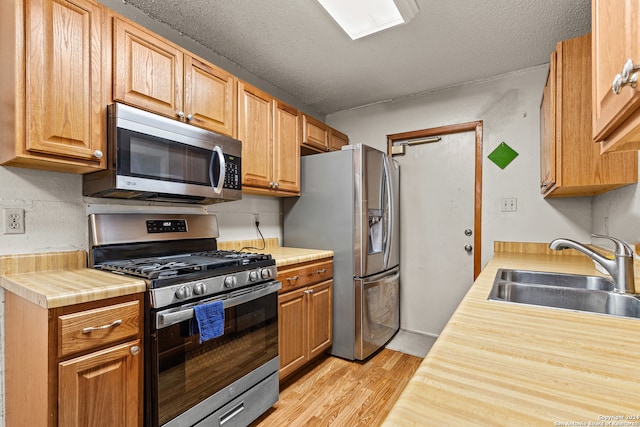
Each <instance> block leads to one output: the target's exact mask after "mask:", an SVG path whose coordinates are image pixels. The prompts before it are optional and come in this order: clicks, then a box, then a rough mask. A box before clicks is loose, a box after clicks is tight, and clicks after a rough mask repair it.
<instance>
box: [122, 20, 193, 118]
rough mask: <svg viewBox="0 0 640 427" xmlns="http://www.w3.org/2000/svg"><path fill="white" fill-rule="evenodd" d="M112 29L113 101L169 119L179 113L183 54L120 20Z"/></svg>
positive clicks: (172, 46) (176, 116) (176, 48)
mask: <svg viewBox="0 0 640 427" xmlns="http://www.w3.org/2000/svg"><path fill="white" fill-rule="evenodd" d="M113 23H114V27H113V28H114V29H113V39H114V44H113V63H114V70H115V75H114V79H113V97H114V99H115V100H117V101H122V102H125V103H127V104H131V105H135V106H137V107H140V108H144V109H146V110H150V111H154V112H156V113H159V114H163V115H165V116H169V117H175V118H178V113H179V112H180V111H182V88H183V83H182V77H183V68H182V67H183V61H182V51H181V50H180V49H179V48H178V47H176V46H175V45H173V44H172V43H169V42H166V41H164V40H163V39H161V38H159V37H156V36H154V35H153V34H152V33H150V32H148V31H145V30H143V29H141V28H140V27H138V26H137V25H133V24H131V23H130V22H128V21H124V20H122V19H120V18H117V17H116V18H114V20H113Z"/></svg>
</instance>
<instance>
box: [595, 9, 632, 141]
mask: <svg viewBox="0 0 640 427" xmlns="http://www.w3.org/2000/svg"><path fill="white" fill-rule="evenodd" d="M639 17H640V2H638V1H636V0H629V1H614V0H594V1H593V2H592V15H591V19H592V31H593V47H592V49H593V61H592V72H593V139H594V140H595V141H597V142H601V146H602V150H603V151H621V150H638V149H640V88H633V87H631V86H622V87H621V89H620V91H619V94H617V95H616V94H615V93H614V92H613V90H612V83H613V81H614V78H615V77H616V75H617V74H619V73H622V70H623V67H624V64H625V62H627V60H629V59H630V60H631V61H632V62H633V64H634V65H635V66H636V67H638V66H640V26H639V25H638V18H639ZM634 74H635V75H636V77H637V78H640V73H638V72H637V71H636V72H635V73H634V72H632V73H631V75H634Z"/></svg>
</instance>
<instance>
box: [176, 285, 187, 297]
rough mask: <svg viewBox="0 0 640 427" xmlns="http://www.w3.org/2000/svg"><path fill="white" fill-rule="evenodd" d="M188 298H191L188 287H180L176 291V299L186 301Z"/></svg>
mask: <svg viewBox="0 0 640 427" xmlns="http://www.w3.org/2000/svg"><path fill="white" fill-rule="evenodd" d="M188 296H189V288H187V287H186V286H180V287H179V288H178V289H176V298H178V299H185V298H187V297H188Z"/></svg>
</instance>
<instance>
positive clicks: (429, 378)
mask: <svg viewBox="0 0 640 427" xmlns="http://www.w3.org/2000/svg"><path fill="white" fill-rule="evenodd" d="M535 245H536V244H532V247H534V250H533V252H536V251H537V249H536V248H535ZM516 246H517V245H512V246H509V245H505V246H504V247H501V246H500V244H499V243H496V251H495V257H494V258H493V260H492V261H490V262H489V263H488V264H487V266H486V267H485V268H484V270H483V271H482V273H481V274H480V275H479V276H478V279H477V280H476V281H475V283H474V284H473V286H472V287H471V289H470V290H469V292H468V293H467V295H466V297H465V298H464V300H463V301H462V303H461V304H460V306H459V307H458V308H457V310H456V311H455V313H454V314H453V316H452V317H451V319H450V321H449V322H448V324H447V325H446V327H445V328H444V330H443V331H442V333H441V334H440V336H439V338H438V339H437V341H436V342H435V344H434V345H433V347H432V349H431V350H430V352H429V353H428V354H427V356H426V357H425V359H424V361H423V362H422V364H421V365H420V367H419V368H418V370H417V371H416V373H415V375H414V377H413V378H412V379H411V381H410V382H409V384H408V385H407V387H406V388H405V389H404V391H403V392H402V395H401V396H400V398H399V399H398V401H397V402H396V403H395V405H394V407H393V409H392V410H391V412H390V413H389V415H388V416H387V418H386V420H385V422H384V423H383V426H386V427H390V426H471V425H473V426H565V425H566V426H568V425H584V426H587V425H590V426H596V425H602V426H605V425H627V426H639V425H640V320H638V319H625V318H616V317H611V316H605V315H598V314H591V313H583V312H575V311H567V310H558V309H551V308H545V307H535V306H526V305H521V304H510V303H504V302H497V301H488V300H487V296H488V294H489V291H490V289H491V287H492V285H493V281H494V278H495V275H496V271H497V270H498V269H499V268H513V269H522V270H542V271H555V272H566V273H576V274H588V275H600V274H599V273H597V271H596V270H595V268H594V264H593V262H592V261H591V260H590V259H589V258H587V257H586V256H584V255H581V254H578V253H577V252H574V251H562V252H560V253H558V252H556V251H549V252H545V250H544V249H543V250H540V251H538V252H540V253H537V254H534V253H531V252H532V251H528V250H527V248H526V244H525V245H521V246H520V247H518V248H516V249H517V250H521V252H525V253H513V252H509V251H510V250H513V249H514V248H515V247H516ZM522 249H524V250H522ZM538 249H539V246H538ZM553 252H555V254H551V253H553ZM571 252H574V254H576V255H573V256H572V255H564V254H567V253H571ZM560 254H563V255H560ZM637 267H638V262H637V261H636V268H635V270H636V283H638V278H639V276H638V268H637Z"/></svg>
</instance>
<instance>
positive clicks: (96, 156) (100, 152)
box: [93, 150, 104, 159]
mask: <svg viewBox="0 0 640 427" xmlns="http://www.w3.org/2000/svg"><path fill="white" fill-rule="evenodd" d="M102 156H104V154H103V153H102V151H101V150H96V151H94V152H93V157H95V158H96V159H101V158H102Z"/></svg>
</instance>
